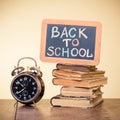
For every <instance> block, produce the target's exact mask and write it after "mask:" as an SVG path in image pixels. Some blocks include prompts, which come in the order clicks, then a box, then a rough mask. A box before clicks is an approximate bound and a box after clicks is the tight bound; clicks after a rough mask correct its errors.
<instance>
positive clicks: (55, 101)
mask: <svg viewBox="0 0 120 120" xmlns="http://www.w3.org/2000/svg"><path fill="white" fill-rule="evenodd" d="M102 101H103V99H102V96H101V95H99V96H98V97H96V98H91V99H87V98H80V97H67V96H62V95H57V96H54V97H52V98H51V100H50V103H51V105H52V106H56V107H84V108H89V107H94V106H96V105H98V104H99V103H101V102H102Z"/></svg>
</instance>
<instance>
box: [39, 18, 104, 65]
mask: <svg viewBox="0 0 120 120" xmlns="http://www.w3.org/2000/svg"><path fill="white" fill-rule="evenodd" d="M101 29H102V25H101V23H100V22H93V21H79V20H54V19H45V20H43V22H42V29H41V30H42V31H41V45H40V48H41V49H40V60H41V61H43V62H55V63H68V64H81V65H98V64H99V61H100V48H101Z"/></svg>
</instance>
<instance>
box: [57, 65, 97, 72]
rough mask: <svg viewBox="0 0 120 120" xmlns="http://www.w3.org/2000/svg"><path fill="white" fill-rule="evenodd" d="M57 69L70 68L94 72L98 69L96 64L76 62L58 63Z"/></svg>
mask: <svg viewBox="0 0 120 120" xmlns="http://www.w3.org/2000/svg"><path fill="white" fill-rule="evenodd" d="M56 68H57V69H60V70H69V71H82V72H92V71H96V70H97V68H96V66H90V65H76V64H62V63H58V64H57V65H56Z"/></svg>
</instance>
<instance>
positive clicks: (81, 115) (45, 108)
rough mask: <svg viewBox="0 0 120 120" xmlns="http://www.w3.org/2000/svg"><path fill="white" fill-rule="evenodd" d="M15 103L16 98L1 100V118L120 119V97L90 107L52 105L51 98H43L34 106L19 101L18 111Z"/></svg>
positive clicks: (21, 119)
mask: <svg viewBox="0 0 120 120" xmlns="http://www.w3.org/2000/svg"><path fill="white" fill-rule="evenodd" d="M15 103H16V101H15V100H6V99H5V100H2V99H1V100H0V120H120V99H104V101H103V103H101V104H99V105H98V106H96V107H94V108H88V109H85V108H69V107H52V106H51V105H50V100H49V99H43V100H41V101H39V102H38V103H37V104H36V105H32V106H25V105H22V104H20V103H18V109H17V112H15V110H16V109H15V108H16V107H15ZM15 113H16V114H15ZM15 115H16V117H15Z"/></svg>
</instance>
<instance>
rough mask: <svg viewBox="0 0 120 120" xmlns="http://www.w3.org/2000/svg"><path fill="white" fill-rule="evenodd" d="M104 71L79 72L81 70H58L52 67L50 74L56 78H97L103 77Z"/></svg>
mask: <svg viewBox="0 0 120 120" xmlns="http://www.w3.org/2000/svg"><path fill="white" fill-rule="evenodd" d="M104 74H105V71H103V70H97V71H94V72H81V71H65V70H58V69H53V71H52V75H53V76H54V77H58V78H68V79H77V80H83V79H89V78H99V77H104Z"/></svg>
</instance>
